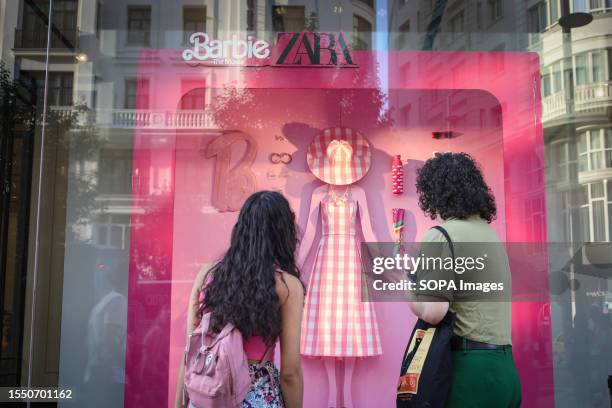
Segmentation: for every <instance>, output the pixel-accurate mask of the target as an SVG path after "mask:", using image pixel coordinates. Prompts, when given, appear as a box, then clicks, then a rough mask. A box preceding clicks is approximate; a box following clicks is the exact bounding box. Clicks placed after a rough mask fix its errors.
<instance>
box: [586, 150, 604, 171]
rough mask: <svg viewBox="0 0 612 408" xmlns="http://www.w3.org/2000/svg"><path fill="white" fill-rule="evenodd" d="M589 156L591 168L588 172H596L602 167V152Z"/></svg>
mask: <svg viewBox="0 0 612 408" xmlns="http://www.w3.org/2000/svg"><path fill="white" fill-rule="evenodd" d="M589 156H590V159H591V168H590V169H589V170H597V169H601V168H602V167H603V152H602V151H599V152H595V153H591V154H590V155H589Z"/></svg>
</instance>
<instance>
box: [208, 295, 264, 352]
mask: <svg viewBox="0 0 612 408" xmlns="http://www.w3.org/2000/svg"><path fill="white" fill-rule="evenodd" d="M202 300H204V293H203V292H200V294H199V296H198V301H199V302H202ZM275 348H276V345H274V346H273V347H272V350H271V352H270V357H269V359H268V360H270V361H271V360H272V359H274V352H275ZM243 349H244V353H245V354H246V356H247V359H248V360H253V361H260V360H261V359H262V358H263V356H264V354H265V353H266V350H267V346H266V342H265V341H264V339H263V337H261V336H252V337H250V338H248V339H246V340H244V342H243Z"/></svg>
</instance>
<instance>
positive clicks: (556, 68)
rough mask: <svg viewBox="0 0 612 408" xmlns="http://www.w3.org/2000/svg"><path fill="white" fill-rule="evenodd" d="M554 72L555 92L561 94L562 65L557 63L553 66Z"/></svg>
mask: <svg viewBox="0 0 612 408" xmlns="http://www.w3.org/2000/svg"><path fill="white" fill-rule="evenodd" d="M552 70H553V92H559V91H560V90H561V88H563V73H562V71H561V63H560V62H557V63H556V64H553V66H552Z"/></svg>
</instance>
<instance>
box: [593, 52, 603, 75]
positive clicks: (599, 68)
mask: <svg viewBox="0 0 612 408" xmlns="http://www.w3.org/2000/svg"><path fill="white" fill-rule="evenodd" d="M592 59H593V82H599V81H603V80H604V69H605V65H604V64H605V62H604V61H605V60H604V54H603V51H595V52H593V54H592Z"/></svg>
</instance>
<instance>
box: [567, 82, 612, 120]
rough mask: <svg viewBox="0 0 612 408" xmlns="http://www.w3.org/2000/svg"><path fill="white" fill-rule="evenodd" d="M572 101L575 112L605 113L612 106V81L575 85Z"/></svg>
mask: <svg viewBox="0 0 612 408" xmlns="http://www.w3.org/2000/svg"><path fill="white" fill-rule="evenodd" d="M574 103H575V109H576V112H585V113H605V112H606V110H607V108H608V107H610V106H612V82H597V83H594V84H587V85H579V86H577V87H576V91H575V102H574Z"/></svg>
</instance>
